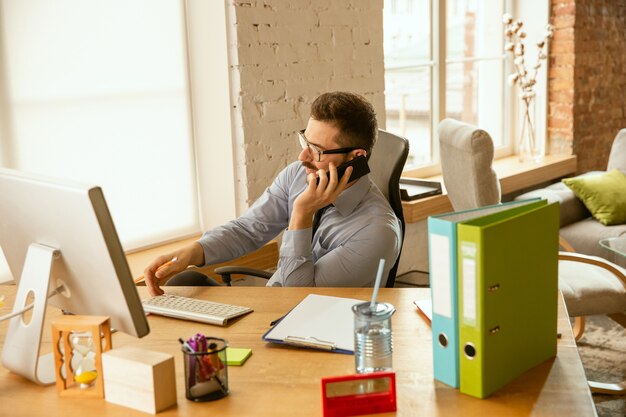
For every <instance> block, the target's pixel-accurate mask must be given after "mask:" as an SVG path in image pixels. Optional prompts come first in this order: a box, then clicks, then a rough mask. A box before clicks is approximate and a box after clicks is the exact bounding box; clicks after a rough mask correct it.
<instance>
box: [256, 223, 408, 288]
mask: <svg viewBox="0 0 626 417" xmlns="http://www.w3.org/2000/svg"><path fill="white" fill-rule="evenodd" d="M399 250H400V249H399V239H398V235H397V234H396V231H395V230H394V228H393V227H391V226H390V225H388V224H368V225H366V226H364V227H363V228H362V229H360V230H359V231H357V232H356V233H355V234H354V235H353V236H352V237H351V238H350V239H348V240H347V241H346V243H345V244H343V245H341V246H338V247H337V248H335V249H334V250H332V251H330V252H328V253H326V254H325V255H324V256H322V257H321V258H320V259H318V260H317V262H314V261H313V257H312V255H311V229H310V228H309V229H302V230H294V231H289V230H288V231H286V232H285V233H284V234H283V241H282V245H281V249H280V259H279V263H278V269H277V271H276V273H275V274H274V275H273V276H272V278H271V279H270V281H269V282H268V286H285V287H372V286H374V282H375V281H376V272H377V271H378V264H379V262H380V259H381V258H382V259H385V268H384V270H383V277H382V282H381V284H380V285H381V287H382V286H384V285H385V283H386V281H387V277H388V275H389V270H390V269H391V268H392V267H393V265H394V264H395V262H396V259H397V256H398V253H399Z"/></svg>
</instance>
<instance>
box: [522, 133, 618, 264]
mask: <svg viewBox="0 0 626 417" xmlns="http://www.w3.org/2000/svg"><path fill="white" fill-rule="evenodd" d="M614 169H617V170H619V171H621V172H622V173H624V174H626V129H622V130H620V131H619V133H618V134H617V136H616V137H615V140H614V141H613V145H612V146H611V152H610V154H609V161H608V165H607V171H592V172H587V173H584V174H582V175H579V176H577V177H575V178H584V177H590V176H596V175H601V174H605V173H607V172H610V171H612V170H614ZM533 197H541V198H546V199H547V200H548V201H549V202H554V201H558V202H559V203H560V214H561V219H560V226H561V229H560V235H561V237H562V238H563V239H565V240H566V241H567V242H568V243H569V244H570V245H571V246H572V247H573V248H574V250H575V251H576V252H578V253H582V254H586V255H594V256H600V257H602V258H605V259H608V260H609V261H612V262H614V263H617V264H618V265H620V266H622V267H626V257H622V256H619V255H616V254H614V253H612V252H611V251H609V250H608V249H606V248H603V247H602V246H600V244H599V241H600V240H601V239H603V238H608V237H617V236H625V235H626V224H624V223H622V224H613V225H604V224H602V223H600V222H599V221H598V220H596V218H594V217H593V216H592V215H591V212H590V211H589V210H588V209H587V207H586V206H585V204H584V203H583V202H582V201H581V200H580V199H579V198H578V197H577V196H576V194H575V193H574V191H572V190H571V189H570V188H569V187H568V186H567V185H565V184H564V183H563V182H558V183H554V184H551V185H549V186H547V187H545V188H540V189H537V190H533V191H530V192H528V193H525V194H522V195H519V196H517V197H516V198H515V199H516V200H519V199H526V198H533Z"/></svg>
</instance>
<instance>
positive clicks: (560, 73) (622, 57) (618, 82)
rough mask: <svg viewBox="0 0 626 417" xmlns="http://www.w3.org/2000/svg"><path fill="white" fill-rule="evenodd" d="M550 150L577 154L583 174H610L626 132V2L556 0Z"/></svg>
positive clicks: (551, 71)
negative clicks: (613, 151) (616, 144)
mask: <svg viewBox="0 0 626 417" xmlns="http://www.w3.org/2000/svg"><path fill="white" fill-rule="evenodd" d="M551 9H552V10H551V11H552V21H553V24H554V25H555V26H556V31H555V36H554V41H553V43H552V46H551V50H550V72H549V87H548V89H549V94H548V97H549V106H548V114H549V119H548V135H549V141H550V151H551V152H553V153H554V152H558V153H574V154H576V155H577V156H578V170H579V172H585V171H589V170H603V169H606V164H607V159H608V155H609V150H610V147H611V144H612V142H613V139H614V138H615V135H616V134H617V132H618V130H619V129H621V128H624V127H626V1H624V0H617V1H616V0H552V3H551Z"/></svg>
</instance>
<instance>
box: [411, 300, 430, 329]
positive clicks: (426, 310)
mask: <svg viewBox="0 0 626 417" xmlns="http://www.w3.org/2000/svg"><path fill="white" fill-rule="evenodd" d="M413 304H415V308H417V312H418V313H419V314H420V316H422V317H423V318H424V320H426V322H427V323H428V325H429V326H432V323H433V303H432V301H431V299H430V298H427V299H424V300H415V301H413Z"/></svg>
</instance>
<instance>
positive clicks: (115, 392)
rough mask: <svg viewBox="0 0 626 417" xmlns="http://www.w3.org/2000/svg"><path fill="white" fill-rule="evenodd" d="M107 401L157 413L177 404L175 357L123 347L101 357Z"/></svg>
mask: <svg viewBox="0 0 626 417" xmlns="http://www.w3.org/2000/svg"><path fill="white" fill-rule="evenodd" d="M102 366H103V372H104V397H105V399H106V400H107V401H109V402H111V403H113V404H118V405H122V406H124V407H129V408H134V409H135V410H139V411H143V412H146V413H152V414H156V413H158V412H159V411H162V410H164V409H166V408H168V407H170V406H172V405H174V404H176V372H175V370H174V357H173V356H172V355H168V354H166V353H161V352H153V351H149V350H144V349H138V348H133V347H126V348H120V349H113V350H110V351H108V352H106V353H105V354H103V355H102Z"/></svg>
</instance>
